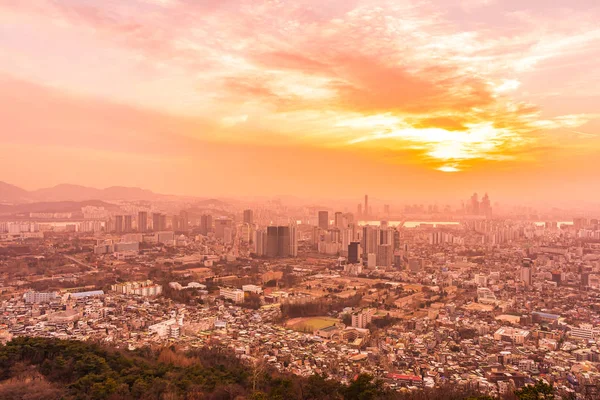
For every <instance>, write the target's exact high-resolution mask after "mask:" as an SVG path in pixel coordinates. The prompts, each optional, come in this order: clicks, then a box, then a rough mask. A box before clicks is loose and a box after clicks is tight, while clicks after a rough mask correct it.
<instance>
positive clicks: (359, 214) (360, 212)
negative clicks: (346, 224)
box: [356, 203, 362, 218]
mask: <svg viewBox="0 0 600 400" xmlns="http://www.w3.org/2000/svg"><path fill="white" fill-rule="evenodd" d="M356 215H358V218H361V217H362V204H360V203H359V204H358V205H357V206H356Z"/></svg>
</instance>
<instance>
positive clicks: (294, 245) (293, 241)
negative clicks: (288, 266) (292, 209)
mask: <svg viewBox="0 0 600 400" xmlns="http://www.w3.org/2000/svg"><path fill="white" fill-rule="evenodd" d="M290 257H298V227H297V226H296V225H294V224H292V225H290Z"/></svg>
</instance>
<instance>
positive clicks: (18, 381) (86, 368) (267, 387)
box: [0, 337, 475, 400]
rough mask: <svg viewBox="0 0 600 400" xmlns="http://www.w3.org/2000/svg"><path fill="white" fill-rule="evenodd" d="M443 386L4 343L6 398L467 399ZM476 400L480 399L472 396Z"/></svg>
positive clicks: (233, 361) (215, 356) (163, 353)
mask: <svg viewBox="0 0 600 400" xmlns="http://www.w3.org/2000/svg"><path fill="white" fill-rule="evenodd" d="M466 397H467V396H466V395H465V393H460V392H457V391H456V390H453V389H450V388H448V390H446V389H444V390H442V389H439V390H437V391H435V392H417V393H415V392H412V393H410V394H402V393H400V392H393V391H388V390H386V389H384V388H383V387H382V385H381V382H379V381H376V380H374V379H373V378H372V377H370V376H369V375H359V376H358V377H357V378H356V379H355V380H353V381H352V383H350V384H349V385H343V384H341V383H339V382H336V381H333V380H329V379H326V377H325V376H321V375H313V376H311V377H309V378H302V377H298V376H295V375H283V374H278V373H276V372H273V371H270V370H269V369H268V368H267V367H266V366H265V365H264V364H263V363H261V362H255V363H253V364H248V363H243V362H242V361H240V359H239V358H237V357H236V356H235V355H234V354H232V353H229V352H227V351H224V350H217V349H209V348H202V349H195V350H193V351H191V352H187V353H183V352H179V351H177V350H176V349H174V348H173V347H171V348H163V349H158V350H151V349H149V348H144V349H141V350H138V351H134V352H131V351H122V350H121V351H119V350H115V349H111V348H107V347H103V346H100V345H98V344H94V343H89V342H78V341H68V340H58V339H43V338H28V337H19V338H16V339H14V340H12V341H11V342H8V343H7V344H6V345H4V346H0V398H2V399H3V400H12V399H15V400H16V399H28V400H42V399H44V400H58V399H65V400H66V399H84V400H96V399H98V400H100V399H110V400H125V399H142V400H146V399H147V400H150V399H153V400H161V399H172V400H200V399H206V400H211V399H212V400H217V399H218V400H221V399H223V400H225V399H238V400H243V399H254V400H259V399H264V400H267V399H273V400H275V399H277V400H283V399H285V400H321V399H323V400H327V399H330V400H333V399H339V400H342V399H344V400H359V399H360V400H375V399H406V400H408V399H412V400H425V399H440V400H455V399H456V400H458V399H464V398H466ZM471 399H473V400H475V397H471Z"/></svg>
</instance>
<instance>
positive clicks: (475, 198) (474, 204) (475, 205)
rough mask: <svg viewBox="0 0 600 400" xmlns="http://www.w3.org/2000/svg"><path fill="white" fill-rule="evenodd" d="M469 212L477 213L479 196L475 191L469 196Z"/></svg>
mask: <svg viewBox="0 0 600 400" xmlns="http://www.w3.org/2000/svg"><path fill="white" fill-rule="evenodd" d="M469 208H470V211H471V214H475V215H479V197H478V195H477V193H473V196H471V204H470V207H469Z"/></svg>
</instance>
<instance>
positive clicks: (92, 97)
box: [0, 0, 600, 201]
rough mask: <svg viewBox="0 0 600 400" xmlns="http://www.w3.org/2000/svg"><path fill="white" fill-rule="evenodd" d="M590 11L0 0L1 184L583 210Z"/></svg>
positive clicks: (590, 1) (308, 1) (598, 103)
mask: <svg viewBox="0 0 600 400" xmlns="http://www.w3.org/2000/svg"><path fill="white" fill-rule="evenodd" d="M599 20H600V4H598V2H597V1H595V0H578V1H572V0H570V1H566V0H557V1H554V2H552V5H549V3H548V2H547V1H545V0H528V1H522V0H518V1H517V0H456V1H445V0H430V1H402V0H400V1H379V0H364V1H361V0H343V1H342V0H340V1H337V0H330V1H327V2H323V1H316V0H293V1H286V0H268V1H261V0H247V1H246V0H219V1H209V0H128V1H119V0H102V1H100V0H37V1H36V0H21V1H18V2H16V1H12V0H0V117H1V120H2V122H3V126H2V129H1V130H0V135H1V140H2V146H0V169H1V171H2V173H1V174H0V180H4V181H7V182H10V183H13V184H17V185H20V186H23V187H25V188H28V189H33V188H39V187H43V186H51V185H54V184H58V183H64V182H67V183H78V184H85V185H90V186H96V187H105V186H110V185H128V186H140V187H144V188H148V189H152V190H155V191H158V192H165V193H177V194H191V195H236V194H239V195H274V194H292V195H299V196H304V197H310V196H336V195H339V196H340V197H348V196H359V195H360V194H362V193H364V192H367V191H368V192H370V193H372V194H373V195H378V196H380V197H387V198H394V199H397V198H407V199H413V198H414V199H425V198H430V199H431V198H439V199H440V200H442V199H446V198H450V199H456V198H464V197H466V196H468V194H469V193H470V192H472V191H479V192H484V191H489V192H490V193H492V194H493V195H494V196H495V197H494V198H495V199H507V198H511V197H513V198H514V196H516V195H519V196H521V197H523V198H524V199H525V200H535V199H540V198H542V199H544V200H548V201H550V200H556V201H564V200H574V201H577V200H578V199H581V198H586V199H589V198H593V197H594V196H595V197H596V198H597V197H598V195H599V194H600V193H599V190H598V187H599V184H600V173H598V172H597V171H598V170H597V168H598V167H597V165H598V160H597V158H599V157H598V156H599V155H600V138H599V136H598V134H599V133H600V131H599V128H600V26H599V25H598V21H599Z"/></svg>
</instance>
